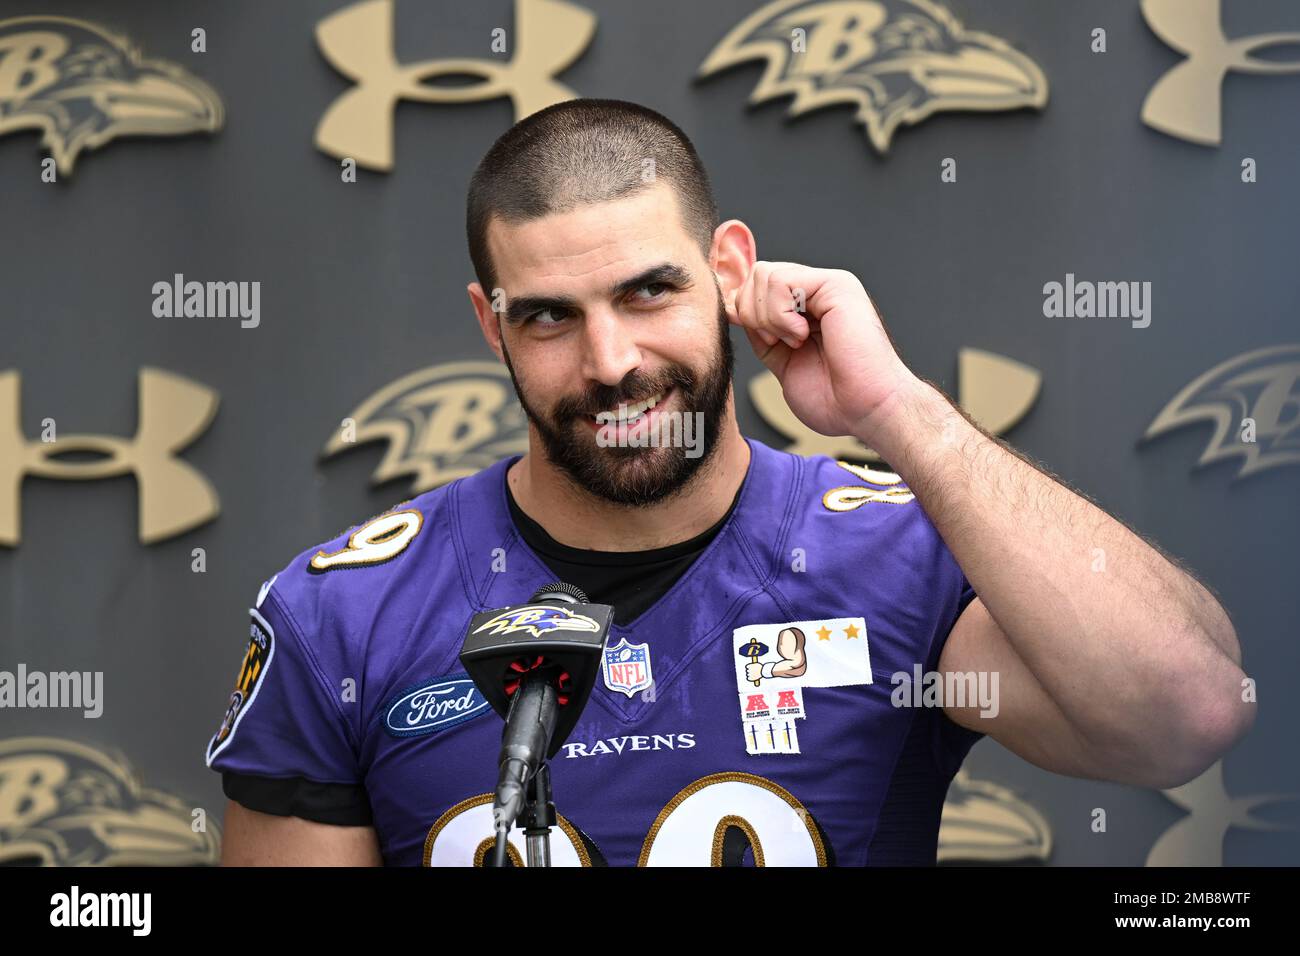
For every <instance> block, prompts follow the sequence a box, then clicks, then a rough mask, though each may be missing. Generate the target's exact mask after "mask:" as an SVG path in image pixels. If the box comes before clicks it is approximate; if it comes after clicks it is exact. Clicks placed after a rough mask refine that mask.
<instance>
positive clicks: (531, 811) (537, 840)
mask: <svg viewBox="0 0 1300 956" xmlns="http://www.w3.org/2000/svg"><path fill="white" fill-rule="evenodd" d="M519 824H520V826H521V827H522V828H523V831H524V837H525V839H526V840H527V843H528V866H529V868H530V869H531V868H532V867H534V866H550V865H551V827H553V826H555V803H554V802H553V801H552V800H551V765H550V763H549V762H547V761H545V760H544V761H542V765H541V766H540V767H538V768H537V773H535V774H533V779H532V785H531V786H530V787H529V788H528V799H527V801H526V802H525V803H524V812H523V813H521V814H520V815H519Z"/></svg>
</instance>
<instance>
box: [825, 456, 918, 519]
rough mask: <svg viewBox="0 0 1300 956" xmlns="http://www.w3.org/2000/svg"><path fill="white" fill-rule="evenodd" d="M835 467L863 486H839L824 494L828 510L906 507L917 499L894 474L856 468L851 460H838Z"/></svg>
mask: <svg viewBox="0 0 1300 956" xmlns="http://www.w3.org/2000/svg"><path fill="white" fill-rule="evenodd" d="M835 464H837V465H839V466H840V467H841V468H843V469H845V470H846V471H848V472H849V473H850V474H852V475H854V476H855V477H856V478H858V480H859V481H861V482H863V483H862V484H858V485H837V486H836V487H834V488H831V489H830V490H828V491H826V492H825V493H824V494H823V495H822V505H823V506H824V507H825V508H826V510H827V511H854V510H856V509H858V508H861V507H862V506H863V505H865V504H867V503H869V502H884V503H886V504H894V505H905V504H907V503H908V502H909V501H914V500H915V499H916V495H914V494H912V492H911V490H910V489H909V488H908V487H907V485H905V484H903V479H902V478H900V477H898V475H896V474H894V473H893V472H892V471H882V470H880V469H877V468H868V467H867V466H866V465H854V464H851V463H849V462H847V461H836V462H835Z"/></svg>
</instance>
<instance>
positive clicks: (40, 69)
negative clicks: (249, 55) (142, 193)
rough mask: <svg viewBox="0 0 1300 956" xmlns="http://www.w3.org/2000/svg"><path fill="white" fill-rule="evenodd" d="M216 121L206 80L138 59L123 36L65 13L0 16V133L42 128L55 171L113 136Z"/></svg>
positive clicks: (215, 125) (218, 110)
mask: <svg viewBox="0 0 1300 956" xmlns="http://www.w3.org/2000/svg"><path fill="white" fill-rule="evenodd" d="M221 123H222V106H221V100H220V99H219V98H218V97H217V94H216V92H214V91H213V89H212V88H211V87H210V86H208V85H207V84H206V83H204V82H202V81H201V80H198V79H195V78H194V77H193V76H191V75H190V74H188V73H186V72H185V71H184V70H182V69H181V68H180V67H178V66H175V65H173V64H171V63H164V62H162V61H160V60H144V59H141V57H140V54H139V52H138V51H137V50H135V49H133V48H132V47H131V46H130V45H129V44H128V42H127V40H126V39H125V38H124V37H120V36H117V35H115V34H112V33H109V32H108V31H107V30H104V29H102V28H101V27H98V26H95V25H94V24H92V23H86V22H85V21H82V20H72V19H68V18H67V17H16V18H14V19H10V20H0V135H4V134H5V133H12V132H14V131H16V130H22V129H39V130H42V131H43V133H44V135H43V136H42V138H41V145H43V146H45V147H46V148H47V149H48V150H49V151H50V155H51V156H52V157H54V163H55V166H56V168H57V169H58V170H59V172H60V173H63V174H65V175H67V174H70V173H71V172H72V167H73V166H74V165H75V163H76V161H77V157H78V156H79V155H80V154H81V152H82V151H83V150H87V149H95V148H97V147H99V146H103V145H104V144H105V143H107V142H108V141H109V140H111V139H114V138H116V137H118V136H128V135H148V136H175V135H179V134H182V133H193V132H200V131H202V132H212V131H214V130H217V129H220V128H221Z"/></svg>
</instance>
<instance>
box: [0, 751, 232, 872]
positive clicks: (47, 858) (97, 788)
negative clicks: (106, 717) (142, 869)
mask: <svg viewBox="0 0 1300 956" xmlns="http://www.w3.org/2000/svg"><path fill="white" fill-rule="evenodd" d="M219 846H220V831H219V829H218V828H217V825H216V824H215V823H211V822H208V821H206V820H205V821H204V823H203V825H202V826H200V825H199V824H198V822H197V817H196V816H195V811H194V810H193V809H192V808H191V807H189V806H187V805H186V804H185V803H183V802H182V801H181V800H180V799H179V798H177V797H174V796H172V795H171V794H169V793H163V792H162V791H159V790H152V789H149V788H146V787H142V786H141V785H140V782H139V780H138V779H137V778H136V777H135V775H134V774H133V773H132V772H131V769H130V768H129V767H128V766H127V764H126V761H125V760H123V759H122V758H120V757H116V756H114V755H112V754H108V753H103V752H101V751H99V750H97V749H96V748H94V747H90V746H87V745H86V744H81V743H77V742H76V741H72V740H64V739H62V738H57V737H14V738H10V739H8V740H0V866H12V865H38V866H201V865H210V864H214V863H216V862H217V857H218V856H219Z"/></svg>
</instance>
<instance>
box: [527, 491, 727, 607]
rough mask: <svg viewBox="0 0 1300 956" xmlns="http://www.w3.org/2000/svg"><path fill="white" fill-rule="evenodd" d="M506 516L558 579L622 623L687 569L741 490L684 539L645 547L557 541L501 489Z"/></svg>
mask: <svg viewBox="0 0 1300 956" xmlns="http://www.w3.org/2000/svg"><path fill="white" fill-rule="evenodd" d="M506 500H507V502H508V503H509V505H510V517H511V519H512V520H513V521H514V523H515V527H516V528H518V529H519V533H520V535H521V536H522V537H523V539H524V543H525V544H527V545H528V547H530V548H532V549H533V551H535V552H537V556H538V557H540V558H541V559H542V561H544V562H545V563H546V566H547V567H548V568H550V569H551V570H552V571H554V572H555V576H556V578H557V579H558V580H560V581H564V582H566V583H568V584H572V585H575V586H577V587H580V588H582V591H583V593H584V594H586V595H587V600H588V601H590V602H591V603H593V604H609V605H611V606H612V607H613V608H614V623H615V624H619V625H622V626H624V627H626V626H627V625H629V624H631V623H632V622H633V621H635V620H636V619H637V618H638V617H640V616H641V614H643V613H644V612H645V611H647V610H649V609H650V607H651V605H653V604H654V603H655V602H656V601H658V600H659V598H661V597H663V595H664V594H665V593H667V591H668V589H669V588H671V587H672V586H673V584H674V583H675V582H676V581H677V579H678V578H680V577H681V576H682V575H683V574H685V573H686V570H687V568H689V567H690V566H691V564H692V563H693V562H694V561H695V559H696V558H698V557H699V556H700V554H701V553H702V552H703V551H704V549H705V548H707V547H708V546H709V542H711V541H712V540H713V539H714V538H716V537H717V535H718V532H719V531H721V530H722V526H723V524H724V523H726V520H727V519H728V518H729V517H731V513H732V512H733V511H735V510H736V502H737V501H739V500H740V493H739V492H737V493H736V497H735V499H734V500H733V501H732V502H731V507H729V508H728V509H727V513H726V514H725V515H723V516H722V517H721V518H719V519H718V521H717V523H716V524H714V525H713V527H711V528H709V529H708V530H706V531H702V532H700V533H699V534H697V535H696V536H695V537H693V538H691V539H690V540H688V541H681V542H678V543H677V544H670V545H668V546H667V547H663V548H652V549H650V550H648V551H590V550H587V549H586V548H572V547H569V546H568V545H567V544H560V542H558V541H556V540H555V539H554V538H552V537H551V536H550V535H549V534H547V533H546V529H545V528H543V527H542V526H541V525H540V524H538V523H537V522H536V521H534V520H533V519H532V518H530V517H528V515H526V514H524V512H523V510H522V509H521V508H520V507H519V505H518V504H517V503H516V502H515V496H514V495H512V494H510V490H509V488H507V489H506Z"/></svg>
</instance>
